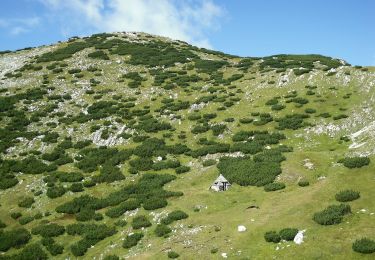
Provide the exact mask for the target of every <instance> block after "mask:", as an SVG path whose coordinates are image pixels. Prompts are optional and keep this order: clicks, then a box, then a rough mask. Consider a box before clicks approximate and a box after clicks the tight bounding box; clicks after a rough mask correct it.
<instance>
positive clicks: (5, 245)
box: [0, 228, 31, 252]
mask: <svg viewBox="0 0 375 260" xmlns="http://www.w3.org/2000/svg"><path fill="white" fill-rule="evenodd" d="M30 239H31V235H30V233H29V231H27V230H26V229H24V228H18V229H13V230H9V231H2V232H0V251H1V252H5V251H8V250H9V249H10V248H12V247H20V246H22V245H24V244H27V242H29V240H30Z"/></svg>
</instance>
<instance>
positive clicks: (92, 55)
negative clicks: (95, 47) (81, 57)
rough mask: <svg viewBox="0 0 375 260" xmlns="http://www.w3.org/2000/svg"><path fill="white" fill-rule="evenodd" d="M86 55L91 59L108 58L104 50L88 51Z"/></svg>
mask: <svg viewBox="0 0 375 260" xmlns="http://www.w3.org/2000/svg"><path fill="white" fill-rule="evenodd" d="M87 56H88V57H90V58H93V59H99V60H109V57H108V55H107V54H106V53H105V52H104V51H94V52H91V53H89V54H88V55H87Z"/></svg>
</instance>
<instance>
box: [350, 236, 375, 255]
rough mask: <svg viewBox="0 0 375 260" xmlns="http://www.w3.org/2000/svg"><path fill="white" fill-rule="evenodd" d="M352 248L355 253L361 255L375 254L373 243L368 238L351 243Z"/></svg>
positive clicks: (374, 244) (374, 242)
mask: <svg viewBox="0 0 375 260" xmlns="http://www.w3.org/2000/svg"><path fill="white" fill-rule="evenodd" d="M352 248H353V250H354V251H355V252H358V253H361V254H372V253H374V252H375V241H374V240H371V239H368V238H361V239H358V240H356V241H355V242H354V243H353V245H352Z"/></svg>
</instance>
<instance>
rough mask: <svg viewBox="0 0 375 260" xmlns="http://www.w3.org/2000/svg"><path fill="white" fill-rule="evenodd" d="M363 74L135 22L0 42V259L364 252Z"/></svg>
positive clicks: (370, 165)
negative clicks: (37, 40) (255, 53)
mask: <svg viewBox="0 0 375 260" xmlns="http://www.w3.org/2000/svg"><path fill="white" fill-rule="evenodd" d="M374 86H375V68H373V67H358V66H356V67H353V66H351V65H350V64H347V63H346V62H345V61H342V60H339V59H334V58H330V57H325V56H321V55H276V56H271V57H263V58H255V57H246V58H243V57H237V56H233V55H228V54H224V53H221V52H216V51H211V50H207V49H201V48H197V47H194V46H191V45H188V44H187V43H184V42H181V41H172V40H170V39H166V38H162V37H157V36H151V35H148V34H143V33H116V34H97V35H92V36H91V37H86V38H72V39H69V40H68V41H67V42H61V43H59V44H56V45H51V46H41V47H37V48H27V49H24V50H18V51H15V52H1V53H0V153H1V157H0V202H1V205H0V259H50V258H53V259H68V258H70V259H107V260H108V259H118V258H116V257H119V258H120V259H125V258H131V259H168V257H169V258H172V257H177V255H179V259H197V258H198V257H199V258H202V259H221V258H229V259H271V258H277V259H290V258H296V256H298V257H297V258H299V259H343V258H345V259H372V258H373V257H374V253H371V252H373V251H375V245H374V244H375V242H373V241H375V236H374V234H375V225H374V223H375V222H374V221H375V202H374V200H373V197H372V196H373V191H374V181H375V175H374V172H375V164H374V161H375V156H374V154H375V141H374V140H375V138H374V137H375V136H374V133H375V131H374V130H375V113H374V109H375V105H374V104H375V102H374V101H375V88H374ZM219 173H221V174H223V175H224V176H225V177H226V178H227V179H228V180H229V181H230V182H231V184H232V186H231V188H230V189H229V190H228V191H225V192H214V191H212V190H210V189H209V187H210V186H211V184H212V182H213V181H214V180H215V179H216V177H217V176H218V174H219ZM239 225H243V226H245V227H246V229H247V230H246V231H245V232H239V231H238V229H237V228H238V226H239ZM286 228H291V229H290V230H283V229H286ZM282 230H283V231H282ZM271 231H273V232H272V233H271ZM280 231H281V232H280ZM297 231H304V233H303V243H302V244H296V243H294V242H293V238H294V236H295V234H296V232H297ZM280 236H281V237H280ZM362 238H367V239H369V240H370V241H367V240H366V241H360V242H359V240H360V239H362ZM266 240H268V241H271V242H267V241H266ZM272 241H274V242H272ZM356 241H357V242H356ZM353 243H354V245H353ZM353 248H354V249H355V250H353ZM365 251H367V254H365V253H361V252H365ZM38 257H39V258H38Z"/></svg>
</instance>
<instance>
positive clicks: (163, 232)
mask: <svg viewBox="0 0 375 260" xmlns="http://www.w3.org/2000/svg"><path fill="white" fill-rule="evenodd" d="M171 232H172V229H170V228H169V227H168V226H167V225H164V224H159V225H157V226H156V228H155V235H156V236H158V237H165V236H167V235H168V234H169V233H171Z"/></svg>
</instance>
